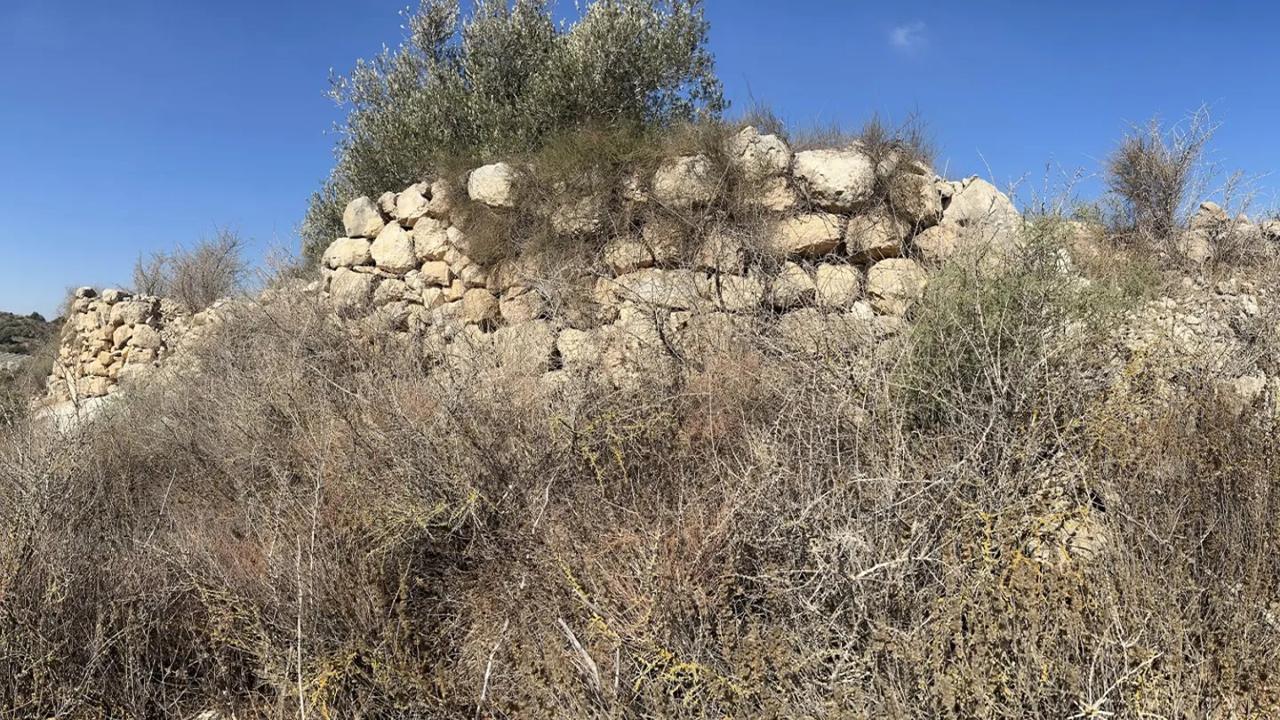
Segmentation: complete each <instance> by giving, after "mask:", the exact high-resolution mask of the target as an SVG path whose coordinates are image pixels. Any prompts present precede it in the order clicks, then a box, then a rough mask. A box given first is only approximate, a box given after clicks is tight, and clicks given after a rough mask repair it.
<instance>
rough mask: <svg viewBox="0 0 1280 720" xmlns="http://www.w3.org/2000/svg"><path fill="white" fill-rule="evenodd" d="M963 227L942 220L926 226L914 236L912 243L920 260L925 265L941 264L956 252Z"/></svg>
mask: <svg viewBox="0 0 1280 720" xmlns="http://www.w3.org/2000/svg"><path fill="white" fill-rule="evenodd" d="M963 231H964V228H962V227H960V226H959V225H957V224H955V223H950V222H944V223H941V224H939V225H934V226H933V227H931V228H926V229H925V230H922V231H920V233H919V234H917V235H916V236H915V238H914V239H913V240H912V243H913V244H914V245H915V248H916V253H917V254H918V255H919V256H920V260H921V261H922V262H924V263H925V264H926V265H941V264H942V263H943V262H945V261H946V260H947V259H949V258H951V257H952V256H953V255H955V253H956V248H958V247H959V246H960V233H962V232H963Z"/></svg>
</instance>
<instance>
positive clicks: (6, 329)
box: [0, 312, 57, 355]
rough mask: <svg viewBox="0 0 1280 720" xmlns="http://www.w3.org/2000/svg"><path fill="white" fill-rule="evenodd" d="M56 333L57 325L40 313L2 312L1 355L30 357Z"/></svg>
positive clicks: (0, 328) (0, 318) (0, 323)
mask: <svg viewBox="0 0 1280 720" xmlns="http://www.w3.org/2000/svg"><path fill="white" fill-rule="evenodd" d="M56 331H57V326H56V324H55V323H53V322H49V321H48V320H45V319H44V316H43V315H41V314H40V313H31V314H30V315H14V314H13V313H7V312H0V354H5V353H12V354H16V355H30V354H31V353H32V352H34V351H35V350H36V348H38V347H39V345H40V343H42V342H43V341H44V340H45V338H47V337H49V336H50V335H52V334H53V333H54V332H56Z"/></svg>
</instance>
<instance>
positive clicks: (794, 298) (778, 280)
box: [769, 262, 818, 310]
mask: <svg viewBox="0 0 1280 720" xmlns="http://www.w3.org/2000/svg"><path fill="white" fill-rule="evenodd" d="M817 291H818V289H817V286H816V285H814V283H813V278H812V277H810V276H809V273H808V272H807V271H806V270H805V269H804V268H802V267H800V266H799V265H797V264H795V263H793V262H789V263H786V264H784V265H783V266H782V269H781V270H780V271H779V272H778V274H777V275H776V276H775V277H774V278H773V283H772V285H771V286H770V288H769V299H770V301H771V302H772V303H773V306H774V307H776V308H779V309H783V310H785V309H788V308H793V307H799V306H801V305H808V304H810V303H812V302H813V300H814V297H815V296H816V294H817Z"/></svg>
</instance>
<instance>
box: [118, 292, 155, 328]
mask: <svg viewBox="0 0 1280 720" xmlns="http://www.w3.org/2000/svg"><path fill="white" fill-rule="evenodd" d="M156 310H157V303H156V302H154V301H153V300H152V299H142V298H139V299H135V300H123V301H121V302H118V303H116V304H114V305H112V306H111V325H112V326H116V327H118V326H120V325H140V324H143V323H146V322H149V321H150V320H151V319H152V318H154V317H155V314H156Z"/></svg>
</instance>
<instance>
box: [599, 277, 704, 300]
mask: <svg viewBox="0 0 1280 720" xmlns="http://www.w3.org/2000/svg"><path fill="white" fill-rule="evenodd" d="M705 283H706V279H705V278H704V277H703V276H701V275H699V274H698V273H695V272H693V271H690V270H659V269H656V268H646V269H644V270H637V271H635V272H632V273H627V274H626V275H620V276H618V277H617V278H615V279H614V280H613V281H612V282H610V283H608V284H607V285H606V291H607V293H609V294H610V295H611V296H612V297H613V298H616V299H617V300H620V301H629V302H637V303H643V304H647V305H658V306H661V307H667V308H680V309H683V308H691V307H695V306H696V305H698V303H699V298H700V288H701V287H702V286H703V285H705Z"/></svg>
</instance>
